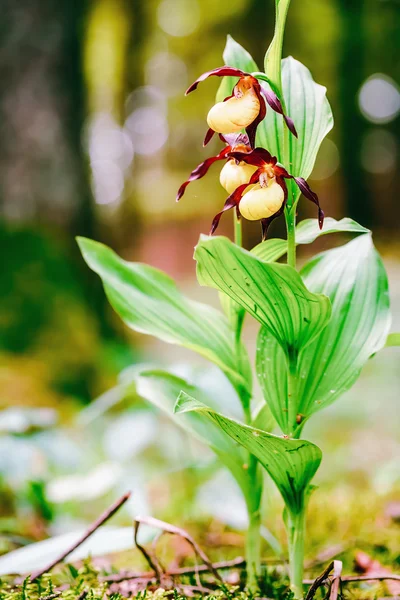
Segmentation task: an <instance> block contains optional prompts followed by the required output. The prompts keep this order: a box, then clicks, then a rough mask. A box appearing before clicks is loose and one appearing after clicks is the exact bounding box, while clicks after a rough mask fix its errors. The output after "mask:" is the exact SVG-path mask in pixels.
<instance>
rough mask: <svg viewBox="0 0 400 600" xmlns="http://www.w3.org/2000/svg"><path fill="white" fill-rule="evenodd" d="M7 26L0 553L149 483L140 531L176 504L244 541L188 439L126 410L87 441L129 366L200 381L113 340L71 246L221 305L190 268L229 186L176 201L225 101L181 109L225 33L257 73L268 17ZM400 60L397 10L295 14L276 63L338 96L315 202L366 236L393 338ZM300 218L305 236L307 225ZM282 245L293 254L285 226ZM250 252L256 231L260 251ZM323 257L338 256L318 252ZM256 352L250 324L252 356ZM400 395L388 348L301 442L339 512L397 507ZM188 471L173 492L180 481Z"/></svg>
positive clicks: (171, 16) (134, 8)
mask: <svg viewBox="0 0 400 600" xmlns="http://www.w3.org/2000/svg"><path fill="white" fill-rule="evenodd" d="M1 9H2V11H1V12H2V19H1V26H0V48H1V51H0V73H1V80H2V86H1V89H0V137H1V146H0V211H1V217H0V219H1V220H0V247H1V254H2V256H3V267H2V277H1V280H0V297H1V302H0V345H1V347H0V354H1V366H0V383H1V385H0V408H1V412H0V494H1V512H0V517H1V518H0V529H1V530H2V531H3V537H2V538H0V539H1V542H2V544H3V546H4V547H2V548H1V549H2V550H3V551H4V550H7V549H9V548H10V544H11V547H12V544H17V545H18V543H24V539H27V540H28V541H29V540H32V539H40V538H41V537H44V536H45V535H47V534H49V533H55V532H61V531H66V530H68V529H69V528H70V527H71V523H76V522H79V520H80V519H84V518H85V516H89V517H90V516H93V514H95V513H96V510H97V509H96V503H95V502H94V500H97V499H98V502H99V504H100V505H101V506H103V499H104V496H107V494H111V496H112V497H114V496H115V493H116V491H115V490H116V489H121V490H125V489H127V488H129V487H130V488H135V486H136V484H137V485H138V487H140V489H141V491H140V493H138V494H136V495H135V506H134V508H132V511H133V512H136V511H137V510H138V509H139V508H140V510H143V511H147V512H153V513H156V514H157V516H165V515H167V516H168V515H169V512H168V511H170V509H168V506H171V502H170V500H171V497H172V498H175V503H176V501H177V495H178V496H179V497H185V498H186V500H187V501H188V499H191V500H193V502H194V503H195V502H196V501H197V502H198V503H199V502H200V503H201V506H202V511H203V513H205V514H206V515H211V516H214V517H215V516H217V517H218V518H220V520H221V521H222V522H225V524H228V525H232V526H238V527H241V526H242V525H243V517H242V512H241V509H242V507H241V506H236V504H235V501H234V494H233V492H232V496H231V503H230V507H227V506H226V505H224V504H223V499H221V498H220V497H219V494H218V493H215V490H217V489H219V485H220V482H221V481H222V480H221V477H222V478H223V477H225V475H223V474H222V473H219V472H218V470H217V471H215V469H214V467H212V468H211V467H210V464H212V461H211V458H209V457H208V455H207V461H208V462H207V461H206V463H205V466H204V464H202V466H201V469H200V470H196V469H197V467H196V466H195V465H197V459H198V452H197V454H196V451H195V450H193V452H194V453H193V454H192V455H191V456H190V457H189V458H187V456H186V457H185V459H184V458H182V456H183V454H182V448H183V447H184V446H185V444H187V439H186V438H185V436H184V435H183V434H182V433H181V432H180V431H178V430H177V429H176V428H175V427H174V425H173V424H170V423H169V422H168V421H166V420H165V419H164V418H160V417H159V415H157V414H156V413H155V412H154V411H153V410H152V409H151V408H150V407H148V406H145V405H144V404H141V403H140V401H139V400H137V399H135V398H134V396H132V402H129V403H128V404H127V405H124V407H123V408H124V411H125V412H124V411H122V409H121V411H122V412H121V411H120V412H117V413H116V412H114V413H112V414H111V416H109V417H108V420H106V421H101V424H99V422H98V421H97V422H96V423H94V422H93V421H90V426H84V427H81V428H80V429H79V427H77V426H76V425H74V424H75V419H76V413H77V411H78V410H80V409H82V408H83V407H85V406H86V405H89V403H90V402H91V401H92V400H93V399H94V398H96V397H97V396H98V395H100V394H103V393H104V392H106V391H107V390H108V389H110V388H112V387H113V386H114V385H115V384H116V381H117V377H118V374H119V373H120V372H121V370H122V369H124V368H125V367H128V366H129V365H132V364H134V363H137V362H144V361H145V362H151V363H152V364H154V363H155V362H157V361H161V362H163V363H169V362H173V361H176V360H178V361H182V360H188V357H187V356H186V353H185V352H182V351H180V350H179V349H177V348H175V347H167V346H162V345H161V344H157V343H155V342H154V341H152V340H149V339H143V337H140V336H138V335H132V334H131V333H130V332H128V331H127V330H126V329H125V328H124V327H123V326H122V325H121V323H120V322H119V320H118V318H117V317H116V316H115V315H114V314H113V312H112V310H111V309H110V308H109V307H108V305H107V302H106V300H105V297H104V293H103V291H102V288H101V285H100V283H99V281H98V280H97V278H96V276H95V275H93V273H91V272H90V271H89V269H88V268H87V267H86V265H85V264H84V262H83V260H82V259H81V257H80V254H79V252H78V249H77V246H76V243H75V240H74V237H75V236H76V235H83V236H88V237H93V238H95V239H97V240H100V241H103V242H105V243H107V244H109V245H111V246H112V247H113V248H114V249H115V250H116V251H118V252H119V253H121V254H122V255H123V256H124V257H125V258H128V259H132V260H140V261H144V262H148V263H150V264H152V265H154V266H157V267H159V268H162V269H164V270H166V271H167V272H168V273H169V274H170V275H171V276H173V277H174V278H176V279H177V280H178V282H179V285H180V287H181V288H183V289H185V290H186V291H187V293H188V294H190V295H191V296H192V297H199V296H200V298H206V299H210V301H211V302H214V303H216V302H217V299H216V296H215V295H214V294H213V293H212V292H211V291H209V290H208V291H207V290H204V289H201V290H200V289H199V288H198V287H197V285H196V283H195V269H194V262H193V260H192V253H193V247H194V245H195V244H196V241H197V239H198V236H199V234H200V233H201V232H207V231H208V229H209V224H210V222H211V219H212V216H213V215H214V214H215V212H216V211H217V209H218V207H219V206H221V205H222V202H223V200H224V197H225V192H224V190H223V189H222V188H221V187H220V186H219V183H218V180H217V177H218V172H219V170H218V166H215V167H214V168H213V170H212V172H211V173H213V174H214V175H215V177H214V178H213V176H212V174H211V176H208V177H207V178H206V179H204V180H202V181H200V182H196V183H194V184H192V185H191V186H190V187H189V188H188V191H187V193H186V195H185V197H184V199H183V200H182V201H181V203H180V204H179V205H176V204H175V194H176V190H177V188H178V187H179V185H180V183H181V182H182V181H183V180H184V179H186V177H187V175H188V173H189V172H190V171H191V170H192V168H194V166H195V165H196V164H197V163H198V162H200V161H201V160H203V158H204V157H206V156H208V155H210V148H207V149H205V150H204V149H203V148H202V139H203V136H204V132H205V129H206V124H205V116H206V114H207V111H208V109H209V107H210V105H211V104H212V102H213V98H214V93H215V90H216V88H217V85H218V82H216V81H215V82H214V81H210V82H208V83H206V84H204V85H203V86H200V88H199V90H198V91H197V92H196V93H195V94H193V95H192V96H190V97H188V98H185V97H184V91H185V89H186V88H187V86H188V85H189V84H190V83H191V82H192V81H193V80H194V79H195V78H196V77H197V76H198V75H199V74H200V73H202V72H203V71H206V70H209V69H212V68H214V67H216V66H219V65H221V64H222V58H221V56H222V51H223V48H224V45H225V40H226V34H227V33H230V34H231V35H232V36H233V37H234V38H235V39H236V40H237V41H238V42H239V43H241V44H242V45H243V46H244V47H245V48H246V49H248V50H249V52H250V53H251V54H252V55H253V56H254V58H255V60H256V61H257V62H258V64H259V65H260V66H262V63H263V57H264V53H265V50H266V48H267V46H268V44H269V42H270V40H271V38H272V35H273V25H274V2H273V0H218V2H215V1H214V0H146V1H144V0H80V1H79V2H71V0H58V2H54V0H18V2H15V1H13V0H2V2H1ZM399 53H400V3H399V0H352V1H348V0H292V5H291V8H290V11H289V18H288V24H287V30H286V35H285V45H284V56H286V55H288V54H292V55H293V56H295V57H296V58H297V59H299V60H300V61H302V62H303V63H304V64H306V65H307V66H308V67H309V68H310V70H311V72H312V74H313V77H314V79H315V80H316V81H317V82H318V83H321V84H323V85H325V86H326V87H327V88H328V98H329V101H330V103H331V105H332V108H333V113H334V117H335V127H334V130H333V131H332V132H331V133H330V134H329V136H328V139H327V140H326V141H325V142H324V143H323V145H322V148H321V151H320V155H319V158H318V160H317V164H316V166H315V169H314V172H313V175H312V178H311V180H310V181H311V184H312V187H313V189H315V190H316V191H317V193H318V194H319V196H320V199H321V203H322V206H323V208H324V210H325V213H326V214H327V215H329V216H333V217H336V218H341V217H343V216H350V217H352V218H353V219H355V220H357V221H359V222H360V223H362V224H363V225H365V226H368V227H372V228H373V230H374V232H375V241H376V244H377V246H378V249H379V250H380V251H381V252H382V253H383V255H384V257H385V260H386V264H387V266H388V270H389V276H390V283H391V293H392V304H393V311H394V317H395V322H394V326H393V329H396V328H397V329H398V328H399V321H400V262H399V248H400V244H399V222H400V204H399V201H398V190H399V188H400V171H399V164H400V147H399V143H400V136H399V133H400V118H399V114H400V88H399V83H400V62H399ZM216 147H217V145H215V146H214V148H216ZM300 204H301V203H300ZM307 204H309V203H303V204H302V205H301V206H300V216H301V217H307V216H313V217H314V216H315V215H314V213H313V212H312V208H311V207H309V206H307ZM230 225H231V220H230V219H226V220H225V221H223V222H222V226H221V233H225V234H227V235H230V234H231V231H230ZM272 234H273V235H284V231H283V224H282V222H280V223H275V224H274V227H273V229H272ZM259 236H260V233H259V229H258V226H257V225H252V224H249V223H246V227H245V240H246V245H247V247H250V246H251V245H254V244H255V243H257V242H258V241H259ZM332 243H337V242H335V241H334V239H333V236H327V237H325V238H323V239H322V241H320V242H319V243H318V244H316V245H315V246H316V248H317V249H321V248H325V247H327V246H328V245H331V244H332ZM313 250H315V248H313ZM310 251H311V250H310V249H309V250H308V252H310ZM396 326H397V327H396ZM254 332H255V329H252V325H251V323H249V324H248V329H247V336H248V338H249V339H252V337H254ZM215 377H217V376H215ZM216 380H217V379H215V381H216ZM399 383H400V379H399V354H398V351H397V350H396V349H395V348H390V349H387V350H385V351H384V352H383V353H382V354H381V355H380V356H379V357H377V359H375V361H371V365H370V366H368V368H367V369H366V372H365V373H364V374H363V377H362V379H361V380H360V382H359V383H358V384H357V385H356V387H355V388H354V390H352V391H351V392H350V393H348V394H347V395H346V397H345V398H344V399H342V400H341V401H339V402H338V403H337V405H336V406H335V407H332V409H329V410H328V411H325V412H324V413H323V414H320V415H319V417H318V418H316V419H315V420H314V421H315V425H314V424H313V425H312V428H311V426H310V430H309V432H308V434H307V437H308V438H309V439H312V440H313V441H316V442H317V443H320V444H321V446H322V448H323V450H324V452H325V459H324V461H325V462H324V465H325V468H324V469H322V471H321V474H320V480H321V482H324V481H325V482H327V481H328V480H329V479H330V478H333V483H332V484H331V485H332V486H333V484H335V485H336V488H335V490H336V491H335V494H336V496H335V498H336V500H337V502H341V503H342V505H343V506H344V505H345V504H346V502H349V503H350V504H351V502H352V501H353V500H354V501H355V502H360V498H361V496H360V489H362V490H369V491H371V490H373V492H374V493H375V494H377V495H378V496H379V495H380V494H383V495H385V494H389V496H390V494H392V493H394V490H396V489H398V486H399V480H400V475H399V472H398V462H397V466H396V457H398V455H399V448H400V439H399V434H398V431H399V428H398V417H397V419H396V408H397V407H396V403H397V406H398V389H399ZM221 385H222V384H221ZM86 410H87V409H86ZM116 440H118V442H117V443H116ZM203 454H204V455H205V453H203ZM196 456H197V458H196ZM184 461H185V462H184ZM193 469H195V471H193ZM182 470H186V471H185V472H186V475H185V477H184V478H181V479H179V481H180V485H179V486H178V488H179V490H177V489H176V486H173V485H172V484H171V481H170V480H169V478H171V477H172V476H171V473H173V474H174V477H177V475H176V473H181V471H182ZM210 473H211V475H210ZM350 473H351V474H352V476H350V475H349V474H350ZM162 474H164V475H165V477H164V479H163V477H162V476H161V475H162ZM218 478H220V479H218ZM175 481H176V480H175ZM193 481H195V482H196V485H194V484H193ZM215 482H217V483H215ZM139 483H140V485H139ZM338 484H339V487H338ZM229 485H233V484H231V483H229ZM213 486H214V487H213ZM224 486H225V489H227V487H228V483H226V482H225V481H224ZM396 486H397V488H396ZM343 490H345V492H343ZM362 497H363V502H364V503H368V500H367V499H368V498H369V496H368V494H366V495H363V496H362ZM385 497H386V496H385ZM336 500H335V501H336ZM85 502H86V505H85V506H86V508H85V507H83V504H85ZM316 502H317V501H316ZM319 502H321V500H320V501H319ZM221 503H222V504H221ZM77 505H78V506H79V513H78V514H79V516H77V510H76V506H77ZM195 505H196V504H190V503H189V508H188V509H187V510H186V509H185V510H184V509H182V510H181V514H184V515H186V516H188V515H190V514H191V511H192V510H194V508H190V506H192V507H193V506H195ZM197 506H198V504H197ZM360 510H361V509H360ZM85 511H86V512H85ZM185 511H186V512H185ZM321 511H322V504H321ZM170 512H171V511H170ZM169 516H171V515H169ZM172 516H173V515H172ZM16 517H17V518H18V521H16V520H15V518H16ZM24 528H25V529H24ZM21 531H24V535H25V538H21ZM338 535H339V536H340V535H341V533H340V531H339V532H338ZM18 536H20V537H18Z"/></svg>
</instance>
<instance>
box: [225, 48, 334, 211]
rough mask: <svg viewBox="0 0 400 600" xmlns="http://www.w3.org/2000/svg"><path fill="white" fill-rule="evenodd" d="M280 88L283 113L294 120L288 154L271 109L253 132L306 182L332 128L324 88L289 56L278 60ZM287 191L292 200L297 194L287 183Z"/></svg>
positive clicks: (277, 117)
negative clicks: (283, 104)
mask: <svg viewBox="0 0 400 600" xmlns="http://www.w3.org/2000/svg"><path fill="white" fill-rule="evenodd" d="M233 66H235V65H233ZM265 85H268V84H265ZM282 87H283V96H284V99H285V103H286V113H287V114H288V115H290V117H291V118H292V119H293V121H294V124H295V127H296V130H297V133H298V138H297V139H296V138H295V137H294V136H293V135H290V136H289V148H288V150H289V153H288V155H287V156H285V154H284V148H283V140H284V137H285V136H284V127H285V125H284V123H283V119H282V117H281V115H278V114H277V113H275V112H274V111H273V110H268V111H267V116H266V118H265V119H264V120H263V121H262V122H261V123H260V125H259V127H258V129H257V145H259V146H263V147H264V148H267V149H268V150H269V151H270V152H271V154H272V155H273V156H277V157H278V161H279V162H281V163H283V164H284V165H285V167H286V168H287V169H288V170H289V171H290V173H291V174H292V175H295V176H300V177H304V178H305V179H307V178H308V177H309V176H310V175H311V172H312V170H313V167H314V163H315V159H316V157H317V153H318V150H319V147H320V145H321V142H322V140H323V139H324V137H325V136H326V135H327V133H328V132H329V131H330V130H331V129H332V127H333V116H332V111H331V107H330V106H329V102H328V100H327V99H326V88H325V87H323V86H322V85H319V84H317V83H315V81H314V80H313V78H312V76H311V73H310V71H309V70H308V69H307V67H305V66H304V65H303V64H302V63H301V62H299V61H298V60H295V59H294V58H293V57H291V56H289V57H288V58H285V59H283V61H282ZM288 189H289V192H290V190H292V193H293V198H294V199H296V198H298V196H299V195H300V192H299V190H298V188H297V186H296V185H295V184H294V183H293V182H288Z"/></svg>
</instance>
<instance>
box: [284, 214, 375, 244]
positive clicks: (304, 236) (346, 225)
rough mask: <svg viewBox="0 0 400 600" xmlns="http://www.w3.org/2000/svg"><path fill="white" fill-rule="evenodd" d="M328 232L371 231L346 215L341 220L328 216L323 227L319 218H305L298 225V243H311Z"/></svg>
mask: <svg viewBox="0 0 400 600" xmlns="http://www.w3.org/2000/svg"><path fill="white" fill-rule="evenodd" d="M327 233H369V229H367V228H366V227H363V226H362V225H360V224H359V223H357V221H353V219H349V218H348V217H344V218H343V219H340V221H337V220H336V219H332V217H326V218H325V220H324V226H323V228H322V229H320V228H319V225H318V219H304V221H300V223H299V224H298V225H297V227H296V243H297V244H311V243H312V242H314V241H315V240H316V239H317V238H319V237H320V236H321V235H326V234H327Z"/></svg>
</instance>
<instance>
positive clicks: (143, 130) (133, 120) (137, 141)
mask: <svg viewBox="0 0 400 600" xmlns="http://www.w3.org/2000/svg"><path fill="white" fill-rule="evenodd" d="M125 127H126V130H127V131H128V132H129V134H130V136H131V139H132V141H133V144H134V147H135V150H136V152H137V153H138V154H143V155H146V156H148V155H150V154H154V153H155V152H157V151H158V150H160V149H161V148H162V147H163V146H164V144H165V142H166V141H167V139H168V124H167V118H166V115H165V114H164V112H163V111H162V110H160V109H158V108H156V107H154V106H148V107H141V108H137V109H136V110H134V111H133V112H132V114H131V115H129V117H128V118H127V120H126V125H125Z"/></svg>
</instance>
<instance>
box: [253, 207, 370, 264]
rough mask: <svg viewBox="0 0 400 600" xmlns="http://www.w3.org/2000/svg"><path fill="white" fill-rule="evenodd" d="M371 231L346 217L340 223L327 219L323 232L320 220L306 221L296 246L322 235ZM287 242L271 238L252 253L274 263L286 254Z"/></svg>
mask: <svg viewBox="0 0 400 600" xmlns="http://www.w3.org/2000/svg"><path fill="white" fill-rule="evenodd" d="M368 232H369V230H368V229H366V228H365V227H363V226H362V225H360V224H359V223H357V222H356V221H353V219H348V218H347V217H344V218H343V219H341V220H340V221H336V219H332V218H331V217H326V219H325V220H324V226H323V228H322V230H321V229H320V228H319V225H318V219H304V221H300V223H299V224H298V225H297V227H296V244H311V243H312V242H314V241H315V240H316V239H317V238H318V237H320V236H321V235H326V234H327V233H368ZM286 249H287V242H286V240H281V239H279V238H271V239H269V240H266V241H265V242H261V244H258V245H257V246H255V247H254V248H253V249H252V251H251V252H252V253H253V254H255V255H256V256H258V258H261V260H263V261H265V262H273V261H275V260H278V259H279V258H281V256H283V255H284V254H286Z"/></svg>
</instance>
